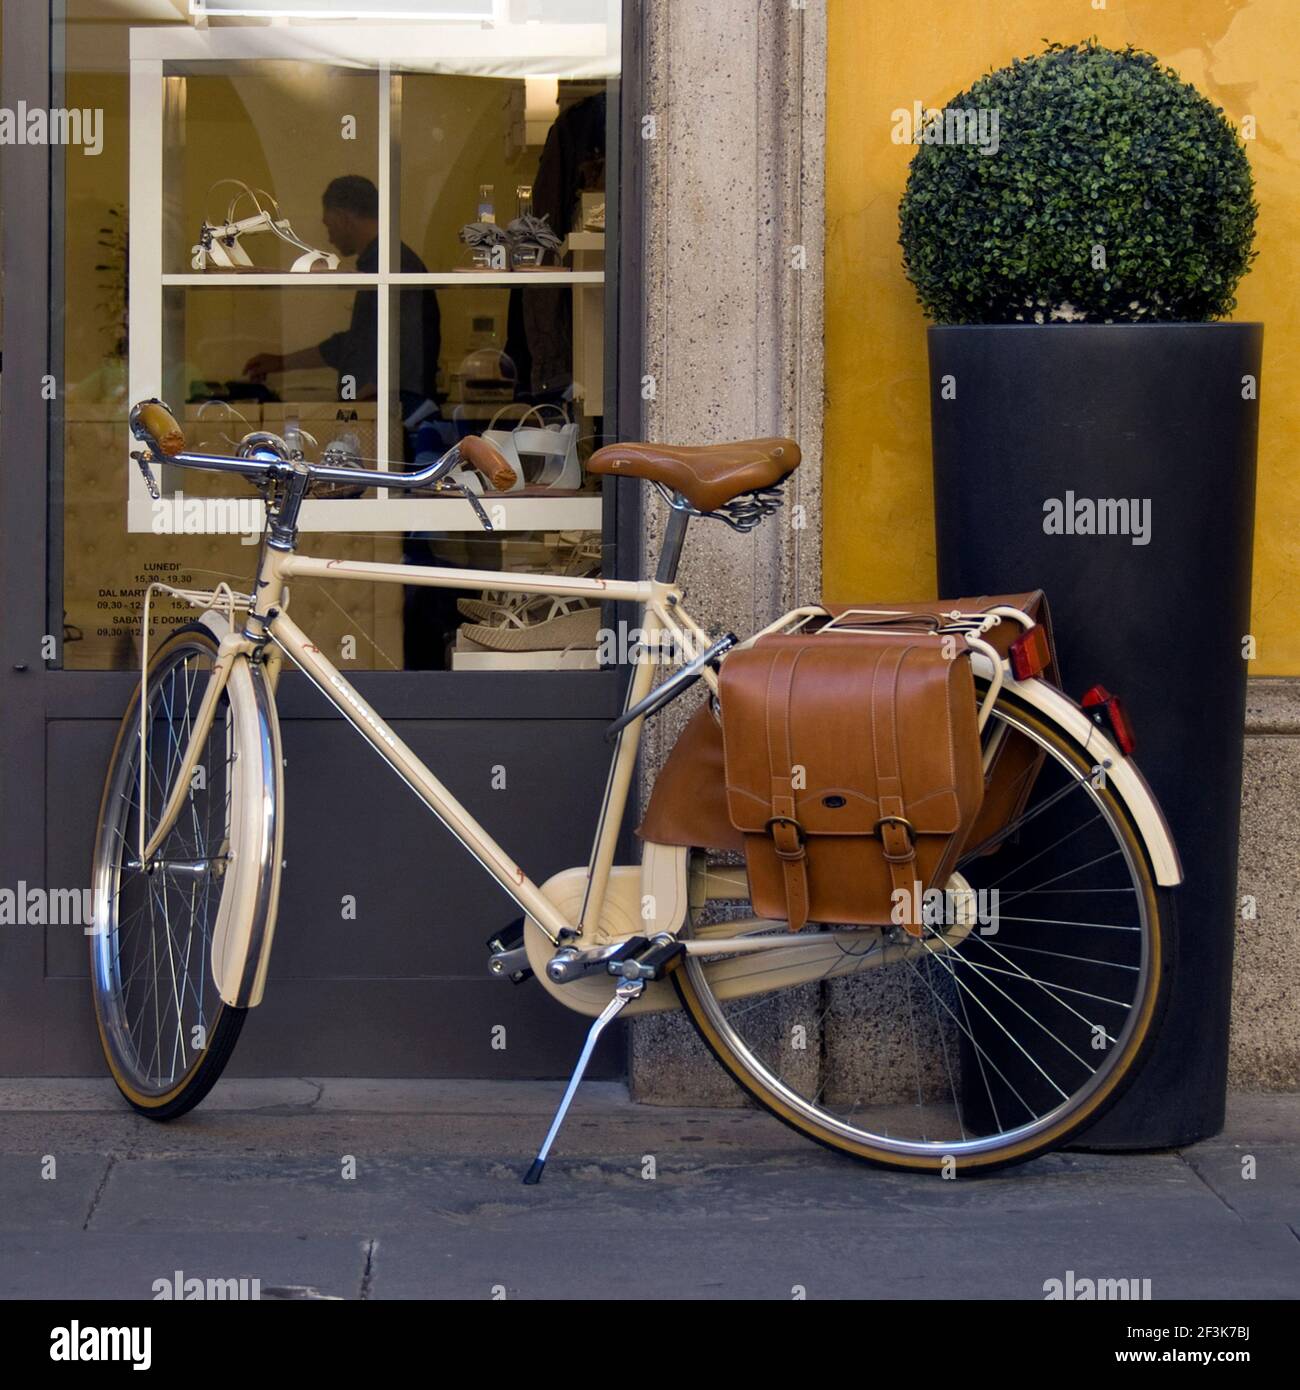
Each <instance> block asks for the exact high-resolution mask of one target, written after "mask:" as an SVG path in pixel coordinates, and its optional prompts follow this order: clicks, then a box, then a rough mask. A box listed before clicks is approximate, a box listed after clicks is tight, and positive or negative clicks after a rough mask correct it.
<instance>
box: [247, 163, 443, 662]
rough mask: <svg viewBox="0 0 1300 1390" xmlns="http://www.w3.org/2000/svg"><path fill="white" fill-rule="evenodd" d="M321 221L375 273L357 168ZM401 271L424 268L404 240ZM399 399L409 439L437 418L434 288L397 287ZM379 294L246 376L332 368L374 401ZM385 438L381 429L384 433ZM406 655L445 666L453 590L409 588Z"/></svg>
mask: <svg viewBox="0 0 1300 1390" xmlns="http://www.w3.org/2000/svg"><path fill="white" fill-rule="evenodd" d="M321 221H322V222H323V223H324V224H325V231H326V234H327V235H328V237H329V240H330V244H331V245H332V246H333V247H334V248H335V250H337V251H338V252H339V254H340V255H343V256H355V257H356V258H357V260H356V269H357V270H358V271H359V272H361V273H363V274H365V273H370V274H374V273H375V272H376V271H378V269H379V190H378V189H377V188H376V187H375V185H374V183H372V182H371V180H370V179H368V178H365V177H364V176H363V175H361V174H344V175H342V176H340V177H339V178H336V179H333V180H332V181H331V182H330V183H329V185H328V186H327V187H326V189H325V191H324V193H323V194H322V195H321ZM398 269H399V270H400V271H401V272H402V273H403V274H411V273H414V274H423V273H424V272H425V269H426V267H425V264H424V262H423V261H422V260H421V259H420V257H419V256H417V255H416V254H415V252H414V251H413V250H412V249H411V248H410V247H409V246H407V245H406V243H405V242H403V243H402V244H401V251H400V254H399V262H398ZM398 300H399V305H398V399H399V402H400V409H401V412H402V422H403V425H404V426H405V437H406V440H407V461H408V462H409V461H410V457H411V450H410V441H411V436H412V433H413V431H414V430H415V429H416V427H417V426H418V425H419V423H420V421H421V420H423V419H426V418H429V417H430V416H436V415H437V413H438V406H437V376H438V354H439V352H440V351H441V348H442V341H441V339H442V329H441V321H440V317H439V312H438V296H437V294H436V293H435V291H434V290H433V288H432V286H427V285H425V286H420V287H418V288H411V289H402V290H400V291H399V293H398ZM378 306H379V295H378V291H377V290H373V289H359V290H357V292H356V294H355V295H354V296H353V298H352V316H351V320H350V322H349V324H348V326H347V327H346V328H344V329H341V330H340V331H339V332H337V333H332V334H331V335H330V336H329V337H328V338H326V339H325V340H324V341H323V342H320V343H315V344H313V345H311V346H310V347H303V348H299V349H297V350H296V351H294V352H286V353H279V352H259V353H256V354H255V355H254V356H252V357H250V358H249V359H248V361H247V362H246V363H245V364H244V373H245V375H246V376H247V377H248V378H249V380H250V381H254V382H264V381H265V380H266V378H267V377H268V376H270V375H272V374H274V373H279V372H288V371H294V370H295V369H300V368H311V367H332V368H333V369H334V371H335V372H336V373H337V374H338V383H339V385H338V391H339V400H340V402H343V403H345V404H346V402H347V401H349V400H359V401H373V400H375V399H376V398H377V396H378V394H379V388H378V383H377V380H376V375H377V372H378V364H379V309H378ZM381 437H382V435H381ZM405 548H406V551H407V559H408V560H410V561H411V562H413V563H418V564H437V563H439V562H438V560H437V559H436V557H434V555H433V553H432V551H431V550H430V548H429V546H428V542H427V540H424V539H419V538H415V537H411V538H408V541H407V544H406V547H405ZM403 616H404V623H403V627H404V632H405V637H404V648H405V651H404V655H405V665H406V668H407V669H408V670H421V669H423V670H428V669H438V668H441V667H443V666H444V665H445V664H446V658H445V647H446V643H447V641H448V640H449V638H450V636H451V634H452V633H453V632H454V630H455V628H456V625H457V623H458V622H459V616H458V614H457V612H456V595H455V593H454V592H453V591H452V590H449V589H430V588H413V587H408V588H407V589H406V590H405V603H404V614H403Z"/></svg>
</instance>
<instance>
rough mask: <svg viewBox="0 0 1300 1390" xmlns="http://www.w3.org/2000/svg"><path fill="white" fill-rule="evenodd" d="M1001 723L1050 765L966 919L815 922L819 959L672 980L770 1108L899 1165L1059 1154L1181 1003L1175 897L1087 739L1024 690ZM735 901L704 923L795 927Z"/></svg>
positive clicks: (978, 870)
mask: <svg viewBox="0 0 1300 1390" xmlns="http://www.w3.org/2000/svg"><path fill="white" fill-rule="evenodd" d="M999 726H1002V727H1003V728H1005V731H1006V736H1012V735H1014V736H1015V737H1017V738H1025V739H1028V740H1030V741H1031V742H1032V743H1033V744H1035V745H1036V746H1037V747H1039V748H1041V749H1042V750H1043V751H1044V752H1045V753H1046V754H1047V757H1046V760H1045V763H1044V765H1043V768H1042V771H1041V772H1040V773H1039V776H1038V779H1037V781H1036V783H1035V785H1034V788H1033V791H1032V794H1031V796H1030V798H1029V800H1028V802H1027V803H1026V805H1025V806H1024V808H1023V809H1022V811H1021V813H1020V814H1019V816H1018V817H1017V818H1016V820H1015V821H1014V822H1013V823H1011V824H1009V825H1008V826H1007V827H1005V829H1004V830H1003V831H1002V832H1001V833H1000V835H999V837H998V842H997V844H996V845H995V846H993V845H990V843H989V842H988V841H986V842H985V844H984V845H983V846H982V847H980V848H981V849H982V850H983V851H986V852H980V853H968V854H967V855H966V856H965V857H964V858H963V859H962V860H961V861H960V862H959V863H958V865H957V869H958V872H959V874H960V876H961V880H964V882H965V884H967V885H969V887H970V888H971V889H973V890H975V897H974V898H973V899H965V900H963V901H964V903H965V905H966V909H965V911H964V912H959V913H957V914H955V915H952V916H950V917H949V918H947V919H944V920H941V921H940V922H939V923H938V924H937V925H936V924H930V925H927V926H926V928H925V931H924V935H923V936H922V938H921V940H920V941H914V940H912V939H910V938H909V937H908V936H907V935H906V933H905V931H904V929H903V928H902V927H901V926H900V927H886V928H883V929H876V928H865V929H856V930H855V929H845V928H835V927H808V928H805V931H806V932H817V933H819V938H818V944H817V946H816V948H815V950H816V964H817V967H818V968H817V969H816V970H815V971H811V972H810V971H805V972H804V975H803V980H802V982H792V983H788V984H785V985H782V986H781V987H779V988H777V989H772V990H767V991H766V992H764V993H762V994H756V995H748V996H747V997H735V986H734V977H733V978H732V979H731V980H730V981H729V980H728V971H727V970H726V969H724V968H723V962H722V961H721V960H716V958H715V968H713V969H711V964H710V958H709V957H707V956H692V957H690V958H689V959H688V961H687V962H686V964H685V965H684V967H683V968H682V969H680V970H678V971H677V972H676V973H675V974H674V976H673V979H674V981H675V983H676V985H677V989H678V993H679V995H680V997H681V1000H682V1003H683V1005H684V1006H685V1008H686V1010H687V1012H688V1013H689V1014H690V1016H691V1019H692V1020H693V1022H694V1023H695V1026H696V1028H697V1029H698V1031H699V1033H700V1035H701V1037H702V1038H703V1039H704V1041H705V1043H706V1044H707V1045H708V1046H709V1048H710V1049H711V1050H712V1051H713V1053H714V1055H715V1056H716V1057H717V1058H718V1060H719V1061H720V1062H721V1063H722V1065H723V1066H724V1067H725V1068H726V1069H727V1070H728V1071H729V1072H730V1073H731V1074H732V1076H733V1077H735V1079H736V1080H737V1081H738V1082H739V1083H740V1084H741V1085H742V1086H743V1087H744V1088H745V1089H746V1090H747V1091H748V1092H749V1093H750V1094H751V1095H752V1096H753V1097H754V1098H755V1099H756V1100H757V1101H758V1102H759V1103H760V1104H762V1105H763V1106H765V1107H766V1108H767V1109H769V1110H770V1111H771V1112H772V1113H773V1114H775V1115H776V1116H777V1117H778V1118H779V1119H781V1120H783V1121H785V1122H786V1123H787V1124H789V1125H791V1126H793V1127H794V1128H796V1129H798V1130H799V1131H800V1132H801V1133H803V1134H806V1135H807V1136H808V1137H810V1138H812V1139H815V1140H817V1141H818V1142H820V1143H823V1144H826V1145H829V1146H830V1147H832V1148H836V1149H839V1150H841V1151H843V1152H845V1153H849V1154H852V1155H854V1156H855V1157H859V1158H863V1159H865V1160H867V1161H870V1162H874V1163H877V1164H880V1165H882V1166H885V1167H890V1168H902V1169H909V1170H913V1171H915V1170H922V1171H961V1172H981V1171H990V1170H992V1169H995V1168H998V1167H1002V1166H1004V1165H1006V1164H1009V1163H1017V1162H1022V1161H1024V1160H1026V1159H1029V1158H1033V1157H1035V1156H1036V1155H1038V1154H1041V1153H1043V1152H1045V1151H1046V1150H1048V1149H1051V1148H1056V1147H1059V1146H1060V1145H1062V1144H1063V1143H1065V1142H1067V1141H1068V1140H1069V1139H1070V1138H1071V1137H1072V1136H1074V1135H1076V1134H1077V1133H1078V1132H1079V1131H1080V1130H1081V1129H1083V1128H1085V1127H1086V1126H1087V1125H1089V1124H1090V1123H1092V1122H1093V1121H1094V1120H1095V1119H1097V1118H1098V1117H1099V1116H1100V1115H1101V1114H1103V1113H1104V1112H1105V1110H1106V1109H1108V1108H1109V1107H1110V1106H1111V1105H1113V1104H1114V1102H1115V1101H1116V1100H1117V1099H1118V1098H1119V1096H1120V1095H1121V1094H1122V1092H1123V1090H1124V1088H1125V1087H1126V1085H1127V1084H1128V1083H1129V1082H1130V1081H1131V1080H1132V1078H1133V1077H1134V1075H1136V1072H1137V1070H1138V1069H1139V1068H1140V1066H1141V1063H1142V1059H1143V1057H1144V1055H1145V1053H1146V1050H1147V1048H1148V1046H1149V1044H1150V1042H1151V1040H1152V1038H1153V1037H1154V1034H1155V1030H1156V1027H1157V1026H1158V1021H1159V1018H1160V1015H1161V1012H1162V1010H1163V1008H1164V1002H1165V995H1166V992H1167V982H1168V979H1169V971H1170V963H1171V959H1172V955H1173V951H1174V945H1175V943H1174V930H1175V929H1174V919H1173V913H1172V901H1171V898H1170V895H1169V893H1168V892H1167V891H1165V890H1162V889H1160V888H1159V887H1158V886H1157V885H1156V883H1155V881H1154V877H1153V875H1152V872H1151V867H1150V864H1149V863H1148V861H1147V857H1146V855H1145V852H1144V851H1143V848H1142V844H1141V839H1140V837H1139V836H1138V834H1137V833H1136V830H1135V828H1134V825H1133V823H1132V820H1131V818H1130V816H1129V814H1128V812H1127V810H1126V809H1125V807H1124V805H1123V803H1122V802H1120V801H1119V799H1118V798H1117V797H1116V796H1115V795H1114V793H1113V792H1112V791H1111V789H1110V788H1109V786H1108V785H1107V784H1106V782H1105V780H1104V778H1103V779H1098V778H1097V776H1096V772H1095V769H1094V767H1093V764H1092V760H1091V759H1089V758H1088V757H1087V756H1085V754H1084V752H1083V751H1082V749H1081V748H1080V747H1079V746H1078V745H1077V744H1076V743H1075V742H1074V741H1073V740H1072V739H1070V738H1069V737H1068V736H1066V735H1065V734H1063V733H1062V731H1061V730H1060V729H1058V728H1056V727H1055V726H1053V725H1051V724H1050V723H1048V722H1046V721H1045V720H1044V719H1043V718H1042V716H1041V715H1039V714H1037V713H1036V712H1034V711H1033V710H1031V709H1030V708H1029V707H1028V706H1026V705H1024V704H1023V703H1021V702H1019V701H1017V700H1015V699H1014V698H1013V697H1012V696H1010V695H1004V696H1002V697H1001V698H1000V699H999V700H998V702H997V704H996V706H995V708H994V711H993V713H992V715H991V718H990V726H989V729H988V730H986V737H987V736H990V735H992V734H994V733H996V731H997V730H998V728H999ZM990 850H991V851H992V852H987V851H990ZM995 895H996V896H995ZM743 906H744V905H741V910H743ZM990 906H991V909H992V910H991V912H990V911H989V910H988V909H989V907H990ZM972 908H976V909H978V915H976V914H974V913H972V912H971V909H972ZM736 910H737V905H735V904H732V905H730V906H729V907H728V906H724V905H722V904H716V905H710V906H709V907H708V908H706V910H705V911H703V912H700V911H696V912H694V913H693V915H692V920H691V925H690V932H691V934H692V935H693V936H694V937H695V938H696V939H704V938H707V936H708V935H710V934H714V935H728V936H734V935H739V934H752V935H764V934H769V933H777V934H779V935H780V936H781V937H783V938H784V939H785V940H786V941H789V940H791V939H797V938H791V937H790V936H789V934H788V932H787V930H786V925H785V923H773V922H770V921H769V922H762V921H760V920H758V919H755V918H752V917H749V918H748V919H746V920H742V921H740V922H737V921H736V920H734V913H735V911H736ZM822 943H824V946H823V944H822ZM771 973H772V974H773V976H774V977H775V978H778V979H779V978H780V977H781V972H780V971H776V970H774V971H773V972H771ZM729 996H730V997H729Z"/></svg>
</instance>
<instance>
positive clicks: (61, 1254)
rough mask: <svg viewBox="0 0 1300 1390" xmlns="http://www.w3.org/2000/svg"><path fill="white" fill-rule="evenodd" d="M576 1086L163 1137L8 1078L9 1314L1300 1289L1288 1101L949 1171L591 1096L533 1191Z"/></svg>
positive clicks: (729, 1112)
mask: <svg viewBox="0 0 1300 1390" xmlns="http://www.w3.org/2000/svg"><path fill="white" fill-rule="evenodd" d="M560 1089H561V1087H560V1083H553V1082H520V1083H499V1082H497V1083H492V1082H426V1081H376V1080H365V1079H361V1080H352V1079H349V1080H343V1081H340V1080H337V1079H331V1078H283V1079H270V1080H266V1081H262V1080H257V1079H250V1080H238V1079H236V1080H234V1081H231V1082H228V1083H225V1084H224V1085H223V1086H222V1087H219V1088H218V1090H217V1091H216V1092H214V1096H213V1101H214V1102H216V1103H212V1104H205V1105H204V1106H202V1107H201V1108H200V1109H199V1110H197V1111H196V1112H194V1113H193V1114H192V1115H190V1116H188V1117H185V1118H184V1119H182V1120H180V1121H178V1122H176V1123H174V1124H170V1125H157V1124H154V1123H152V1122H151V1121H149V1120H146V1119H144V1118H142V1117H140V1116H137V1115H135V1114H134V1113H133V1112H131V1111H130V1110H129V1109H127V1108H125V1107H124V1106H123V1105H122V1104H121V1102H120V1099H119V1098H118V1097H117V1096H116V1092H115V1091H114V1090H113V1088H112V1087H111V1086H105V1085H102V1084H100V1083H98V1082H93V1081H91V1082H85V1081H71V1082H64V1083H56V1084H53V1085H51V1084H50V1083H47V1082H41V1081H25V1082H17V1083H12V1082H4V1081H0V1297H23V1296H27V1297H31V1296H49V1295H62V1296H76V1297H86V1298H95V1297H100V1296H113V1297H141V1298H148V1297H152V1286H153V1281H154V1280H156V1279H158V1278H161V1277H169V1276H170V1274H171V1272H172V1271H173V1270H174V1269H181V1270H183V1271H185V1272H187V1273H192V1274H193V1275H195V1276H197V1277H209V1276H210V1277H216V1278H238V1277H247V1278H252V1277H257V1278H259V1279H261V1281H262V1284H263V1287H265V1288H275V1287H280V1288H285V1289H297V1288H300V1287H306V1288H316V1289H318V1290H320V1291H321V1293H322V1295H328V1296H331V1297H341V1298H362V1297H366V1298H383V1299H387V1298H393V1299H398V1298H427V1297H448V1298H451V1297H455V1298H493V1297H502V1296H504V1297H507V1298H544V1297H564V1298H567V1299H582V1298H595V1297H604V1298H628V1299H632V1298H642V1299H645V1298H662V1297H689V1298H700V1299H709V1298H719V1297H728V1298H735V1297H744V1298H782V1299H787V1298H791V1297H795V1296H798V1295H799V1293H800V1291H802V1292H803V1293H804V1294H806V1296H808V1297H815V1298H870V1299H877V1300H878V1299H888V1298H897V1297H906V1298H934V1297H936V1296H959V1297H973V1298H982V1299H986V1298H1021V1299H1026V1298H1029V1299H1041V1298H1042V1297H1043V1292H1044V1283H1045V1281H1047V1280H1050V1279H1054V1278H1060V1279H1064V1278H1065V1277H1066V1275H1067V1271H1071V1270H1072V1271H1074V1274H1075V1276H1076V1278H1106V1279H1136V1280H1139V1281H1141V1280H1146V1279H1149V1280H1150V1281H1151V1290H1152V1295H1153V1297H1155V1298H1157V1299H1162V1298H1210V1299H1215V1298H1224V1297H1227V1298H1262V1299H1276V1298H1294V1297H1295V1296H1296V1294H1297V1293H1300V1235H1298V1234H1297V1232H1300V1200H1298V1196H1300V1098H1297V1097H1292V1096H1281V1097H1278V1096H1240V1097H1234V1098H1233V1099H1232V1103H1231V1105H1230V1108H1229V1118H1228V1125H1227V1128H1226V1129H1225V1132H1224V1134H1223V1135H1221V1136H1217V1137H1216V1138H1214V1139H1212V1140H1209V1141H1206V1142H1205V1143H1203V1144H1199V1145H1194V1146H1191V1147H1189V1148H1187V1149H1185V1150H1183V1151H1180V1152H1174V1151H1170V1152H1165V1153H1153V1154H1094V1153H1086V1152H1067V1153H1056V1154H1051V1155H1048V1156H1046V1157H1044V1158H1042V1159H1039V1160H1037V1161H1035V1162H1033V1163H1031V1164H1027V1165H1024V1166H1022V1167H1019V1168H1016V1169H1011V1170H1007V1171H1005V1172H1003V1173H999V1174H995V1175H993V1176H990V1177H988V1178H985V1179H972V1178H964V1179H963V1178H961V1177H959V1178H957V1179H956V1180H955V1181H945V1180H943V1179H941V1178H939V1177H927V1176H916V1175H910V1174H901V1173H889V1172H883V1171H880V1170H876V1169H871V1168H868V1167H866V1166H864V1165H862V1164H859V1163H855V1162H853V1161H852V1160H850V1159H847V1158H845V1157H844V1156H842V1155H837V1154H834V1153H831V1152H829V1151H827V1150H825V1149H822V1148H819V1147H818V1146H816V1145H813V1144H810V1143H808V1142H807V1141H806V1140H804V1139H803V1138H802V1137H801V1136H799V1135H797V1134H795V1133H793V1132H792V1131H790V1130H788V1129H786V1128H785V1127H783V1126H781V1125H780V1124H778V1123H777V1122H776V1121H775V1120H773V1119H772V1118H771V1117H770V1116H767V1115H766V1114H764V1113H763V1112H761V1111H759V1110H757V1109H755V1108H753V1107H744V1108H730V1109H723V1110H709V1109H697V1108H687V1107H658V1106H643V1105H635V1104H633V1103H631V1102H630V1101H629V1099H628V1096H627V1092H626V1089H625V1088H624V1087H622V1086H620V1085H617V1084H615V1083H599V1084H595V1085H591V1086H588V1087H585V1088H584V1090H583V1092H582V1093H580V1095H579V1098H578V1100H577V1102H576V1105H575V1108H574V1111H573V1114H572V1115H571V1117H570V1121H569V1123H568V1124H567V1125H566V1127H565V1129H564V1131H563V1133H562V1135H561V1137H560V1140H559V1142H558V1144H557V1146H556V1149H555V1151H554V1153H553V1156H552V1159H551V1163H550V1165H549V1166H548V1169H547V1174H546V1178H545V1181H544V1182H543V1183H542V1184H541V1185H540V1186H538V1187H533V1188H525V1187H524V1186H523V1185H522V1183H521V1181H520V1177H521V1175H522V1173H523V1171H524V1170H525V1168H526V1167H527V1164H528V1161H529V1159H530V1158H531V1156H532V1152H533V1148H534V1146H535V1144H536V1143H537V1142H538V1140H539V1139H540V1137H541V1135H542V1134H543V1133H544V1132H545V1128H546V1124H547V1122H548V1120H549V1117H550V1112H551V1109H552V1107H553V1106H554V1104H555V1102H556V1100H557V1099H558V1096H559V1093H560ZM46 1155H53V1156H54V1159H55V1162H56V1165H57V1177H56V1178H55V1180H54V1181H48V1180H43V1179H42V1177H41V1172H42V1168H41V1163H42V1160H43V1159H44V1157H45V1156H46ZM1246 1157H1249V1158H1250V1159H1251V1160H1252V1161H1253V1167H1250V1166H1247V1167H1243V1158H1246ZM345 1165H350V1166H345ZM1243 1172H1253V1173H1254V1176H1253V1177H1243ZM353 1174H354V1175H353ZM271 1296H274V1295H273V1294H272V1295H271Z"/></svg>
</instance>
